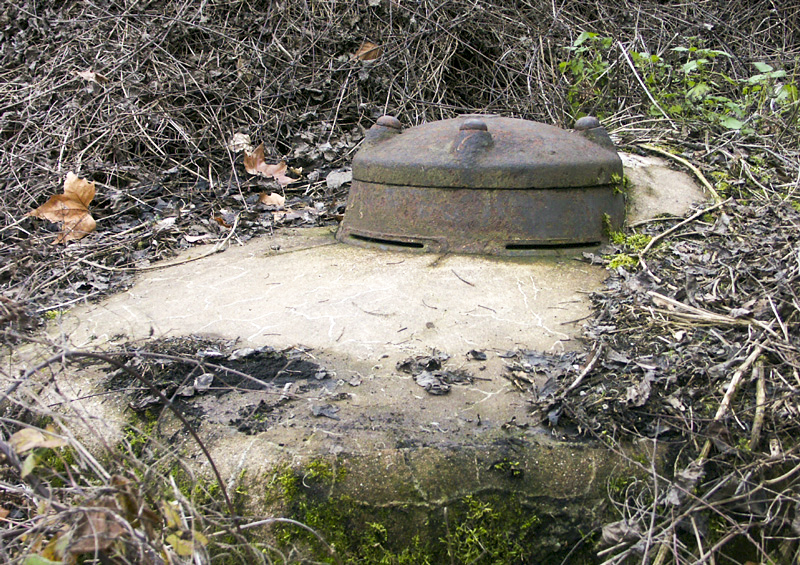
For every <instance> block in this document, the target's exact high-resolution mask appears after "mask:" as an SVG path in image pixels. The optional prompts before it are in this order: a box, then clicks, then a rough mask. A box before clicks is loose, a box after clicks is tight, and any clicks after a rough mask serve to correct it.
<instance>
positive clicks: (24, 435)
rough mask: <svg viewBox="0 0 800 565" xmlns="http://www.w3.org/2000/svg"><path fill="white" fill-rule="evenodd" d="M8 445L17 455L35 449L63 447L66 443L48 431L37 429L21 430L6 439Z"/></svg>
mask: <svg viewBox="0 0 800 565" xmlns="http://www.w3.org/2000/svg"><path fill="white" fill-rule="evenodd" d="M8 443H10V444H11V447H13V448H14V451H16V452H17V453H25V452H26V451H30V450H31V449H35V448H37V447H64V446H65V445H67V442H66V441H65V440H63V439H61V438H60V437H58V436H55V435H53V434H52V433H50V432H49V430H48V431H42V430H40V429H38V428H23V429H21V430H19V431H17V432H15V433H14V434H12V436H11V437H10V438H8Z"/></svg>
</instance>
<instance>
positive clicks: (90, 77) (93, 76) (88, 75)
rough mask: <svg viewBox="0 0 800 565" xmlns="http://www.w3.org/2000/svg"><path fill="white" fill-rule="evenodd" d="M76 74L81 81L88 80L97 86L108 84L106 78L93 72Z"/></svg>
mask: <svg viewBox="0 0 800 565" xmlns="http://www.w3.org/2000/svg"><path fill="white" fill-rule="evenodd" d="M76 74H77V75H78V76H79V77H81V78H82V79H85V80H88V81H89V82H96V83H97V84H104V83H106V82H108V79H107V78H106V77H104V76H103V75H101V74H100V73H96V72H94V71H80V72H78V73H76Z"/></svg>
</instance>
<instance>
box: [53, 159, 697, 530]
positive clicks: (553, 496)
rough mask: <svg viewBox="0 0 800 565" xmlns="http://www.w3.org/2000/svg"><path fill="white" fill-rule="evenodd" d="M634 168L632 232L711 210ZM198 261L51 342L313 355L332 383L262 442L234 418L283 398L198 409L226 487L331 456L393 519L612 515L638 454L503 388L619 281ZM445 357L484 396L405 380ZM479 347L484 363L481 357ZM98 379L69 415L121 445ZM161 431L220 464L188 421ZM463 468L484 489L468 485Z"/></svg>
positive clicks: (323, 238) (569, 273)
mask: <svg viewBox="0 0 800 565" xmlns="http://www.w3.org/2000/svg"><path fill="white" fill-rule="evenodd" d="M640 159H641V158H638V157H637V158H636V159H633V158H631V159H626V161H627V163H629V164H630V163H631V162H633V161H636V162H637V163H640V164H641V161H640ZM638 166H639V165H636V166H631V165H628V167H627V168H626V173H627V174H628V175H629V176H630V177H631V180H632V181H633V183H632V184H633V193H632V195H631V200H632V206H633V208H632V210H633V213H632V219H633V220H634V221H635V220H637V219H642V218H643V217H653V216H656V215H658V214H660V213H668V214H680V213H682V212H683V211H685V210H686V209H687V208H688V206H690V205H691V203H692V202H693V201H694V200H695V199H701V198H702V193H701V192H700V191H699V189H698V188H697V187H696V186H695V187H694V188H693V189H690V188H687V186H688V185H693V183H692V182H691V179H688V180H687V178H685V176H682V177H680V179H677V177H676V176H674V175H675V174H677V173H675V171H672V170H670V169H667V168H666V167H663V168H658V169H657V170H654V169H653V168H652V167H656V166H657V167H661V165H660V164H659V165H652V167H651V165H647V164H646V163H645V164H642V165H641V166H642V167H644V169H643V172H642V171H639V169H637V167H638ZM640 173H641V174H640ZM673 173H674V174H673ZM202 252H203V251H202V250H192V251H191V252H187V253H186V254H184V255H182V256H180V257H178V258H177V259H176V260H174V261H171V262H169V264H170V265H171V266H166V267H165V268H163V269H156V270H152V271H148V272H144V273H142V274H141V275H139V277H138V278H137V281H136V283H135V284H134V286H132V287H131V288H130V289H128V290H127V291H125V292H121V293H119V294H117V295H114V296H112V297H109V298H108V299H106V300H103V301H102V302H100V303H97V304H91V305H84V306H79V307H76V308H73V309H71V310H70V311H68V312H66V313H65V314H64V315H63V316H62V317H61V318H60V319H59V320H58V321H57V323H54V324H53V325H52V327H51V328H50V332H51V337H53V339H54V340H57V341H59V342H63V343H66V344H68V345H69V346H71V347H74V348H84V347H91V348H95V347H102V346H104V345H109V344H110V345H113V344H115V343H124V342H127V341H128V340H147V339H150V338H158V337H169V336H187V335H190V334H194V335H205V336H209V337H218V338H222V339H228V340H231V339H236V340H239V343H240V344H241V346H242V347H248V346H249V347H259V346H263V345H269V346H272V347H275V348H279V349H280V348H287V347H298V346H300V347H302V348H303V349H305V350H307V351H308V355H309V357H310V358H313V359H315V360H316V361H317V362H318V363H320V364H322V365H324V367H325V368H326V369H327V371H328V372H329V374H330V375H332V377H333V378H331V379H326V380H325V382H324V383H322V384H319V385H314V386H311V387H306V391H307V392H306V393H304V394H303V395H300V396H299V397H297V398H295V399H294V400H292V401H291V402H288V403H283V404H277V403H275V402H274V398H273V400H272V401H270V402H272V405H274V406H272V405H271V406H272V407H271V409H270V410H271V411H270V412H269V413H268V414H267V415H266V420H265V421H264V425H262V426H260V427H259V430H260V431H259V432H258V433H257V434H256V435H246V434H245V433H241V432H239V431H237V430H236V428H235V427H232V426H231V425H230V422H231V421H232V420H233V419H234V418H236V417H238V416H240V415H241V414H242V411H243V410H248V409H250V408H252V407H256V406H259V405H260V403H261V402H262V401H264V400H265V399H268V398H269V395H271V394H273V395H274V391H272V392H270V391H264V390H259V391H232V392H230V393H228V394H225V395H221V396H210V395H209V396H208V397H202V398H199V399H198V400H197V406H198V408H199V409H200V410H201V411H202V413H203V414H204V416H203V419H202V422H201V423H200V429H199V433H200V435H201V437H202V438H203V441H204V443H205V444H206V446H207V447H208V448H209V450H210V452H211V455H212V457H213V459H214V460H215V462H216V464H217V466H218V467H219V468H220V470H221V472H222V474H223V477H225V478H226V479H229V480H230V484H229V485H228V486H229V487H232V486H233V485H234V484H235V482H236V481H237V480H238V477H240V476H241V471H242V470H243V469H246V470H248V471H249V473H248V476H250V477H263V476H264V473H265V472H268V471H269V470H270V469H274V468H276V465H278V464H280V463H285V462H289V463H290V464H291V465H293V466H294V467H299V468H302V467H303V465H307V464H309V462H312V461H315V460H317V459H319V458H320V457H324V458H327V457H333V458H334V459H335V461H336V464H337V465H344V466H347V467H348V471H349V474H348V479H347V480H346V481H345V482H344V483H342V485H340V486H341V487H342V488H343V489H345V490H344V491H343V494H345V495H346V496H349V497H351V498H352V497H353V496H357V497H358V499H359V500H360V501H363V502H364V503H365V508H366V507H367V505H366V501H370V504H372V505H374V508H376V509H384V510H385V509H387V508H396V509H398V511H399V512H400V514H398V516H397V520H404V519H405V518H403V516H404V515H403V514H402V513H403V512H404V511H405V510H404V509H407V508H410V507H413V508H419V509H420V511H422V512H424V513H425V515H426V516H433V514H434V513H435V512H440V511H441V508H442V507H444V508H446V506H447V505H448V504H451V503H452V502H453V501H455V500H458V499H460V498H463V497H464V496H466V495H468V494H474V493H481V492H493V493H496V494H497V493H499V494H500V496H502V497H506V498H508V500H516V499H518V498H519V497H522V498H524V499H525V500H526V501H527V502H526V504H528V505H530V506H531V507H535V506H536V504H540V506H539V507H538V508H540V510H539V511H541V512H544V513H545V514H544V515H548V516H551V517H553V518H554V521H553V522H552V523H553V524H555V523H556V522H558V520H560V518H558V519H556V517H558V516H561V515H562V514H560V513H562V512H565V511H566V510H565V509H567V508H568V507H569V508H570V511H569V513H568V514H569V516H570V517H569V520H571V521H572V523H575V524H578V525H579V527H576V531H577V529H584V530H586V529H587V516H586V513H585V509H586V508H589V507H590V506H591V507H592V508H601V507H602V500H603V499H604V497H605V488H606V481H607V479H608V477H609V476H610V474H611V473H614V472H618V471H617V470H618V469H620V468H621V467H620V465H624V460H623V459H624V458H617V457H616V456H614V457H612V456H611V455H610V453H609V452H607V451H605V450H603V449H602V448H589V447H587V446H586V445H582V444H575V443H569V442H562V441H560V440H559V438H556V437H553V435H552V434H551V432H550V431H549V430H547V429H544V428H541V427H538V426H537V425H536V420H535V419H534V418H532V417H531V415H530V413H529V407H528V404H527V402H526V400H525V398H524V397H522V396H520V395H519V394H518V393H517V392H516V390H515V389H514V387H513V385H512V384H511V383H510V381H509V380H508V379H506V378H504V373H505V371H506V368H505V365H506V360H505V359H503V358H502V357H501V355H502V354H504V353H505V352H507V351H509V350H515V349H536V350H540V351H550V352H554V353H559V352H562V351H565V350H569V349H575V348H577V347H578V345H579V342H578V341H577V338H578V337H579V335H580V329H581V323H582V320H583V319H585V318H586V317H587V316H588V315H589V314H590V303H589V300H588V294H589V293H590V292H591V291H593V290H596V289H598V288H599V287H600V284H601V282H602V281H603V279H604V278H605V277H606V276H607V273H606V271H605V270H604V269H603V268H601V267H596V266H590V265H587V264H585V263H582V262H578V261H576V260H575V259H574V258H573V257H572V256H570V255H564V256H558V255H555V256H549V257H537V258H525V259H511V258H503V259H491V258H486V257H478V256H455V255H443V256H437V255H425V254H414V253H400V252H395V251H380V250H373V249H364V248H359V247H351V246H347V245H344V244H340V243H336V242H335V241H334V239H333V232H332V231H331V230H330V229H327V228H326V229H300V230H287V231H285V232H282V233H281V235H279V236H277V237H274V238H267V239H260V240H255V241H251V242H249V243H247V244H246V245H243V246H232V247H231V248H229V249H228V250H226V251H225V253H222V254H216V255H212V256H208V257H204V258H202V259H198V260H193V259H194V257H196V256H197V254H198V253H202ZM432 349H438V350H440V351H443V352H445V353H448V354H449V355H451V357H452V359H451V361H450V364H449V365H448V368H450V369H464V370H466V371H468V372H469V373H470V374H472V375H473V377H474V380H473V381H472V382H471V384H467V385H459V386H453V387H452V389H451V391H450V393H449V394H448V395H446V396H432V395H429V394H427V393H426V392H425V390H424V389H423V388H421V387H420V386H418V385H417V384H416V383H415V382H414V380H413V378H412V377H411V376H409V375H406V374H404V373H401V372H399V371H397V370H396V364H397V362H398V361H400V360H401V359H403V358H405V357H407V356H409V355H418V354H426V353H429V352H430V351H431V350H432ZM473 349H478V350H484V351H486V352H487V354H488V359H487V360H486V361H480V362H478V361H475V360H470V359H469V358H468V356H467V352H468V351H470V350H473ZM101 377H102V373H100V372H99V370H98V369H97V368H83V369H81V371H80V372H75V374H73V375H72V377H71V378H70V379H68V382H63V383H59V390H58V392H59V394H62V395H63V398H62V399H61V400H60V401H59V404H60V405H62V406H71V408H72V409H73V410H74V413H75V414H78V418H77V420H79V421H82V422H83V423H84V424H85V425H86V428H87V429H90V430H92V431H91V433H92V434H94V435H99V436H104V437H105V438H106V439H107V440H108V443H109V444H110V445H113V444H114V436H115V434H116V433H118V430H119V427H120V426H121V425H122V424H123V423H124V421H125V419H126V417H127V416H122V414H123V413H124V412H125V410H126V407H127V400H126V399H125V397H123V396H121V395H113V394H112V395H108V394H106V393H105V391H104V392H103V393H100V394H94V392H96V390H97V388H98V385H97V383H98V382H99V381H100V379H101ZM536 378H539V377H536ZM541 378H544V377H541ZM354 381H356V382H357V385H355V386H354V385H352V384H351V383H353V382H354ZM312 384H313V383H312ZM330 402H333V403H335V406H336V409H337V411H336V413H335V418H330V417H318V416H319V412H318V411H315V407H319V405H320V404H322V403H330ZM162 433H163V435H164V437H171V438H172V440H171V441H179V442H181V447H180V449H181V450H182V452H183V453H187V454H190V455H189V457H196V461H197V462H198V464H199V466H200V467H201V468H205V469H206V470H207V469H208V467H207V465H206V464H205V463H204V461H203V458H202V457H200V456H199V450H198V449H197V447H196V446H194V447H193V444H192V442H191V441H190V439H189V438H188V437H187V436H185V435H183V436H181V434H180V426H178V425H177V423H176V422H175V421H174V420H173V421H171V422H169V421H168V422H165V423H164V425H163V426H162ZM175 438H181V439H179V440H175ZM176 449H177V446H176ZM431 461H433V463H431ZM498 461H499V462H501V464H500V466H499V467H498V466H497V465H498V464H497V462H498ZM503 465H505V466H508V465H513V466H515V467H514V469H515V470H518V471H520V473H519V474H517V473H516V471H515V473H514V474H513V477H517V478H513V477H512V476H505V475H502V474H501V475H496V474H493V473H495V471H498V469H501V468H503ZM358 469H363V472H360V471H358ZM467 474H468V475H469V477H470V480H471V481H472V482H469V481H466V482H465V480H463V479H464V477H466V476H467ZM301 476H302V471H301ZM459 477H461V478H459ZM519 477H524V479H519ZM262 486H263V485H262ZM556 487H558V488H556ZM487 489H488V490H487ZM406 491H408V492H406ZM572 499H574V500H572ZM537 501H538V502H537ZM554 501H555V506H553V504H554ZM570 501H572V502H574V503H575V504H574V505H572V506H570ZM555 507H558V509H560V510H554V509H553V508H555ZM261 511H262V512H263V511H264V509H261ZM380 511H381V512H383V510H380ZM445 512H446V510H445ZM565 516H566V515H565ZM371 519H373V518H371V517H370V516H366V517H365V520H371ZM425 519H426V520H427V518H425ZM564 519H565V520H566V519H567V518H564ZM564 523H566V522H564Z"/></svg>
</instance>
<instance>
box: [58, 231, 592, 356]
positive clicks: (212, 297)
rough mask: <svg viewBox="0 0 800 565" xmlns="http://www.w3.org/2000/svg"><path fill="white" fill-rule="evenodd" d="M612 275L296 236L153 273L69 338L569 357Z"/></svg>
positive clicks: (73, 318)
mask: <svg viewBox="0 0 800 565" xmlns="http://www.w3.org/2000/svg"><path fill="white" fill-rule="evenodd" d="M276 248H278V249H277V250H276ZM194 253H195V254H196V253H197V252H196V251H195V252H194ZM189 257H190V254H187V255H184V256H182V257H180V258H179V259H178V261H175V262H180V260H182V259H186V258H189ZM605 276H606V275H605V272H604V271H603V269H599V268H597V267H590V266H587V265H585V264H583V263H580V262H578V261H575V260H574V259H573V258H572V257H571V256H568V257H565V258H560V259H559V258H553V257H551V258H540V259H524V260H516V261H511V260H507V261H503V260H494V259H487V258H482V257H473V256H455V255H446V256H439V255H421V254H412V253H402V252H388V251H386V252H384V251H379V250H370V249H360V248H356V247H352V246H348V245H341V244H335V242H334V239H333V232H332V231H331V229H330V228H321V229H300V230H290V231H289V232H287V233H286V235H282V236H279V237H277V238H274V239H262V240H258V241H253V242H250V243H248V244H247V245H245V246H243V247H231V248H230V249H228V250H227V251H226V252H225V253H224V254H217V255H213V256H210V257H207V258H204V259H202V260H200V261H196V262H189V263H183V264H181V265H178V266H176V267H171V268H167V269H163V270H157V271H152V272H149V273H145V274H143V275H142V276H141V277H140V278H139V280H138V281H137V284H136V285H135V286H134V287H133V288H131V289H129V290H128V291H126V292H123V293H120V294H117V295H115V296H112V297H111V298H109V299H108V300H105V301H104V302H102V303H101V304H98V305H93V306H89V307H82V308H76V309H75V310H73V311H72V312H71V313H70V315H69V316H68V317H67V318H66V319H64V320H62V325H61V327H60V328H59V331H63V332H64V334H65V335H67V336H69V339H70V341H71V342H72V343H73V344H74V345H76V346H86V345H91V344H96V343H97V342H98V341H99V342H102V341H105V340H107V339H108V338H109V336H114V335H119V334H124V335H126V336H128V337H131V338H141V337H148V336H155V337H163V336H172V335H186V334H190V333H194V334H208V335H215V336H219V337H225V338H241V339H242V343H243V344H245V345H263V344H265V343H268V344H271V345H273V346H275V347H287V346H292V345H298V344H302V345H305V346H308V347H311V348H314V349H327V350H335V351H336V352H338V353H344V354H349V355H354V356H357V357H362V358H372V357H375V356H380V355H382V354H385V353H391V352H396V351H424V350H426V349H428V348H438V349H442V350H445V351H453V352H456V351H461V350H463V351H464V352H466V351H468V350H469V349H472V348H475V347H478V348H488V349H497V350H508V349H514V348H516V347H528V348H534V349H540V350H544V351H550V350H554V351H557V352H558V351H562V350H563V349H564V348H565V347H569V346H570V343H569V342H570V341H571V339H572V336H571V333H574V331H573V329H574V327H575V326H574V325H570V324H569V322H570V320H576V319H578V318H582V317H584V316H586V315H587V314H588V310H587V303H586V301H585V299H584V297H585V294H586V293H587V292H589V291H591V290H592V289H595V288H597V286H598V284H599V283H600V281H602V279H603V278H605Z"/></svg>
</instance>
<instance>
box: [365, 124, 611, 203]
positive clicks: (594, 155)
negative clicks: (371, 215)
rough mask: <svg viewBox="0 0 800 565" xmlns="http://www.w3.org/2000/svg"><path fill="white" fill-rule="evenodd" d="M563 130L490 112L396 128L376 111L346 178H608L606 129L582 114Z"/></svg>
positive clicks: (522, 183) (578, 183) (551, 184)
mask: <svg viewBox="0 0 800 565" xmlns="http://www.w3.org/2000/svg"><path fill="white" fill-rule="evenodd" d="M575 127H576V131H574V132H570V131H566V130H562V129H559V128H556V127H553V126H548V125H546V124H540V123H537V122H532V121H528V120H520V119H515V118H503V117H500V116H495V115H465V116H460V117H458V118H453V119H450V120H441V121H436V122H429V123H426V124H423V125H420V126H417V127H413V128H410V129H407V130H403V129H402V126H401V124H400V122H399V121H398V120H397V119H396V118H394V117H392V116H383V117H381V118H379V119H378V121H377V122H376V124H375V125H374V126H372V128H370V130H369V131H368V132H367V136H366V138H365V141H364V144H363V145H362V147H361V149H360V150H359V152H358V153H357V154H356V156H355V158H354V159H353V179H354V180H359V181H364V182H372V183H381V184H390V185H401V186H421V187H439V188H477V189H492V188H494V189H527V188H561V187H584V186H596V185H605V184H611V183H612V182H614V181H613V180H612V177H613V176H615V175H618V176H620V177H621V176H622V162H621V161H620V158H619V156H618V155H617V152H616V149H615V148H614V144H613V142H612V141H611V139H610V138H609V137H608V133H607V132H606V130H605V129H604V128H603V127H602V126H601V125H600V122H599V121H598V120H597V119H596V118H593V117H588V116H587V117H585V118H581V119H580V120H578V122H577V123H576V124H575Z"/></svg>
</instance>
